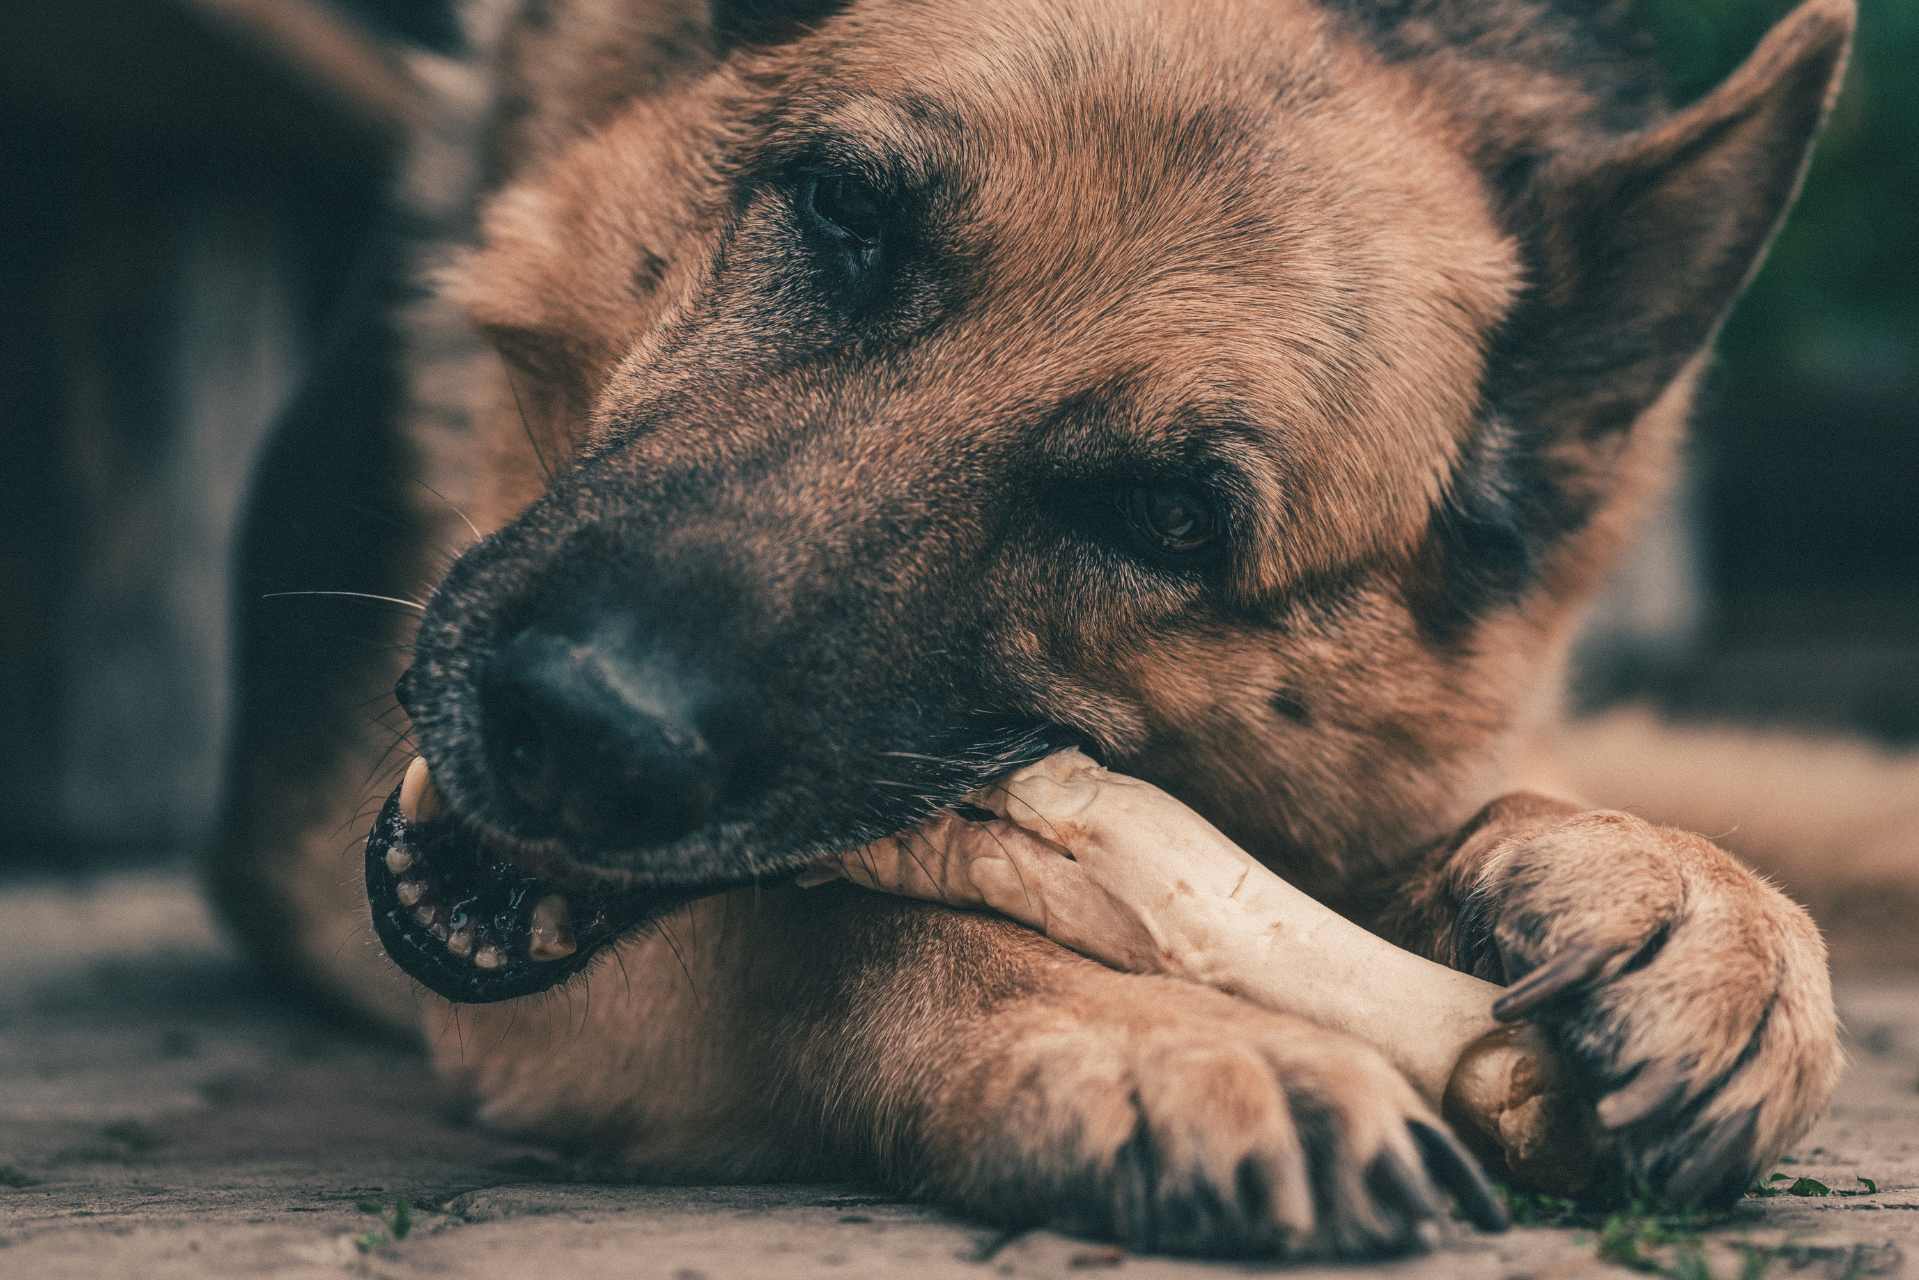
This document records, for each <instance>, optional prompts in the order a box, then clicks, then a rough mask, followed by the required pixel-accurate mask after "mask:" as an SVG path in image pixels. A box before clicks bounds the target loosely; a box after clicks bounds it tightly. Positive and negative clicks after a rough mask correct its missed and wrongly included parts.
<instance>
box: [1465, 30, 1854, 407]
mask: <svg viewBox="0 0 1919 1280" xmlns="http://www.w3.org/2000/svg"><path fill="white" fill-rule="evenodd" d="M1853 21H1854V6H1853V0H1808V3H1806V4H1804V5H1802V6H1801V7H1800V8H1798V9H1797V10H1795V11H1794V12H1793V13H1792V14H1791V15H1790V16H1788V17H1787V18H1785V19H1784V20H1783V21H1781V22H1780V23H1779V24H1778V26H1776V27H1775V28H1773V30H1772V32H1771V33H1770V34H1769V35H1768V36H1767V37H1766V39H1765V41H1764V42H1763V43H1762V44H1761V45H1760V46H1759V48H1758V50H1757V51H1756V52H1755V53H1754V54H1753V55H1752V57H1751V58H1749V59H1748V60H1747V62H1746V64H1745V65H1744V66H1743V67H1741V68H1740V69H1739V70H1738V71H1736V72H1734V73H1733V75H1732V76H1731V77H1730V78H1729V79H1727V80H1726V81H1725V83H1724V84H1722V85H1720V87H1719V88H1718V89H1716V90H1714V91H1713V92H1712V93H1711V94H1709V95H1708V96H1707V97H1705V98H1704V99H1702V100H1701V101H1699V102H1697V103H1695V104H1693V105H1692V106H1690V107H1688V108H1686V109H1685V110H1684V111H1681V112H1679V113H1677V114H1675V115H1674V116H1672V117H1670V118H1668V119H1666V120H1664V121H1662V122H1660V123H1658V124H1656V125H1654V126H1652V127H1650V128H1648V129H1646V130H1645V131H1643V132H1640V133H1635V134H1631V135H1628V136H1626V137H1624V138H1621V139H1619V140H1618V141H1617V142H1616V143H1613V144H1611V145H1608V146H1605V147H1601V148H1598V149H1595V150H1592V151H1583V150H1582V151H1578V152H1575V153H1573V154H1568V155H1556V156H1553V157H1550V158H1549V159H1547V160H1546V161H1544V162H1543V163H1542V164H1540V165H1539V166H1538V168H1537V170H1536V171H1535V172H1534V173H1533V174H1532V175H1531V176H1530V178H1529V179H1527V180H1526V181H1524V182H1523V183H1522V184H1521V185H1520V190H1519V191H1518V193H1517V202H1516V205H1515V207H1514V209H1513V213H1514V215H1515V216H1514V226H1515V227H1516V229H1517V230H1518V231H1519V232H1520V234H1521V235H1522V237H1523V238H1525V239H1526V241H1527V242H1528V243H1527V250H1528V253H1529V255H1530V257H1531V268H1532V273H1533V276H1534V279H1533V282H1532V283H1533V293H1532V295H1531V297H1530V299H1529V301H1528V302H1527V303H1526V304H1524V305H1523V306H1522V308H1521V311H1520V313H1519V314H1518V315H1516V316H1515V317H1514V318H1513V323H1512V324H1511V325H1510V326H1509V328H1508V331H1507V335H1506V338H1505V340H1504V342H1503V343H1502V344H1501V345H1502V350H1501V352H1500V353H1499V357H1498V358H1497V360H1496V362H1495V374H1494V385H1493V387H1492V388H1491V390H1492V392H1493V399H1494V403H1495V405H1496V407H1497V408H1499V409H1500V410H1501V411H1502V412H1503V413H1505V414H1506V415H1507V416H1508V417H1509V419H1510V420H1511V421H1513V422H1514V423H1515V424H1516V425H1518V426H1519V427H1520V429H1521V430H1522V431H1525V430H1534V431H1537V430H1545V431H1548V432H1550V433H1552V434H1553V435H1555V436H1558V437H1559V439H1560V441H1561V443H1562V444H1565V443H1570V439H1569V437H1570V436H1571V435H1572V434H1574V433H1576V434H1577V435H1578V436H1579V437H1583V438H1584V439H1586V440H1587V441H1590V442H1593V443H1599V442H1601V441H1604V440H1605V439H1606V438H1608V437H1613V436H1616V435H1617V434H1618V433H1619V432H1620V431H1622V430H1624V429H1625V428H1628V427H1630V426H1631V425H1632V423H1633V422H1634V420H1635V419H1637V418H1638V417H1639V416H1640V415H1641V414H1642V413H1643V412H1644V411H1645V410H1646V409H1647V408H1648V406H1650V405H1651V404H1652V403H1653V401H1654V400H1655V399H1656V398H1657V397H1658V395H1659V394H1660V393H1661V392H1662V391H1664V390H1665V389H1666V387H1667V386H1668V385H1669V384H1670V383H1671V382H1672V380H1673V379H1674V378H1675V377H1676V376H1677V375H1678V374H1679V372H1680V371H1681V370H1682V369H1683V368H1684V367H1685V366H1686V365H1687V364H1688V363H1689V362H1690V361H1691V360H1692V359H1693V358H1694V357H1695V356H1696V355H1697V354H1698V353H1699V351H1700V350H1701V348H1703V347H1704V346H1705V344H1706V343H1707V341H1708V340H1709V339H1710V338H1711V337H1712V335H1713V333H1714V331H1715V330H1716V328H1717V327H1718V325H1719V322H1720V321H1721V320H1722V319H1723V318H1724V317H1725V314H1726V312H1727V311H1728V309H1729V308H1730V307H1731V306H1732V303H1733V301H1734V299H1736V298H1737V297H1738V295H1739V292H1740V290H1741V289H1743V288H1744V287H1745V284H1746V281H1747V280H1748V279H1749V278H1750V277H1751V276H1752V274H1753V272H1754V271H1755V269H1756V268H1757V267H1758V265H1759V262H1760V259H1761V258H1762V257H1763V256H1764V254H1765V251H1766V247H1767V245H1768V244H1769V243H1770V241H1771V239H1772V236H1773V232H1774V231H1775V230H1777V229H1778V227H1779V224H1780V222H1781V220H1782V219H1783V218H1784V217H1785V214H1786V211H1787V209H1788V208H1789V207H1790V206H1791V204H1792V200H1793V197H1794V195H1795V194H1796V192H1797V190H1798V187H1799V182H1800V178H1801V176H1802V175H1803V174H1804V172H1805V167H1806V161H1807V157H1808V155H1809V153H1810V151H1811V148H1812V142H1813V139H1814V137H1815V136H1816V135H1817V134H1818V132H1819V127H1820V125H1821V123H1822V122H1823V120H1824V119H1825V115H1826V112H1827V109H1828V108H1829V107H1830V105H1831V103H1832V99H1833V97H1834V95H1835V92H1836V90H1837V88H1838V84H1839V80H1840V74H1841V70H1842V68H1843V66H1844V63H1845V57H1846V49H1847V46H1848V44H1849V42H1850V37H1851V34H1852V28H1853ZM1543 415H1551V416H1552V418H1553V419H1554V420H1552V421H1544V420H1542V416H1543Z"/></svg>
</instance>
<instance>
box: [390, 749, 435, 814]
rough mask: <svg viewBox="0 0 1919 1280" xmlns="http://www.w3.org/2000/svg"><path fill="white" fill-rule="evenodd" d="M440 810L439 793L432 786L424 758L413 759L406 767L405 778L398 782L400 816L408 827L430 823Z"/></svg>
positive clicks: (431, 776)
mask: <svg viewBox="0 0 1919 1280" xmlns="http://www.w3.org/2000/svg"><path fill="white" fill-rule="evenodd" d="M440 808H441V805H440V791H439V788H437V787H435V786H434V785H433V775H432V773H431V772H430V771H429V770H428V769H427V765H426V757H425V756H415V757H413V763H412V764H410V765H408V766H407V767H406V777H404V778H402V779H401V780H400V816H401V817H402V818H404V819H406V821H407V823H408V824H409V825H411V824H413V823H419V822H431V821H432V820H433V819H434V818H436V817H438V816H439V813H440Z"/></svg>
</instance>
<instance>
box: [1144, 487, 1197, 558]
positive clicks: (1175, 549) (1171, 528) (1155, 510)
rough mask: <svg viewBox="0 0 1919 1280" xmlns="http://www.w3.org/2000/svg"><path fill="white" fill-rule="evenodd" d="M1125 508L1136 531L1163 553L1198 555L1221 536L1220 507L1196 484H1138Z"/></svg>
mask: <svg viewBox="0 0 1919 1280" xmlns="http://www.w3.org/2000/svg"><path fill="white" fill-rule="evenodd" d="M1125 511H1126V518H1127V523H1128V524H1130V525H1131V526H1132V529H1133V533H1134V535H1135V536H1136V537H1138V538H1139V539H1140V540H1141V541H1142V542H1143V543H1145V544H1146V546H1147V548H1148V549H1149V550H1151V551H1155V552H1157V553H1159V554H1160V555H1167V556H1179V557H1187V556H1193V555H1197V554H1198V553H1200V552H1202V551H1205V550H1207V549H1208V548H1210V547H1211V546H1212V545H1213V544H1214V543H1215V542H1217V541H1218V540H1219V532H1220V519H1219V511H1218V508H1217V507H1216V506H1215V505H1214V503H1213V501H1212V500H1211V499H1210V498H1208V497H1207V496H1206V494H1205V493H1203V492H1202V491H1201V490H1199V489H1198V488H1196V487H1194V486H1193V485H1188V484H1142V485H1134V486H1133V487H1131V488H1129V489H1128V490H1127V491H1126V495H1125Z"/></svg>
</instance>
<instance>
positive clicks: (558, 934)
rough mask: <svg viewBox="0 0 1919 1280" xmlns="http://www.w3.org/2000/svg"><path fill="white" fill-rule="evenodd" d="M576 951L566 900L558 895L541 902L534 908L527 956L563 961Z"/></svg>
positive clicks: (549, 895) (577, 945) (576, 946)
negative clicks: (531, 933) (531, 934)
mask: <svg viewBox="0 0 1919 1280" xmlns="http://www.w3.org/2000/svg"><path fill="white" fill-rule="evenodd" d="M579 949H580V944H579V943H578V942H577V941H575V940H574V937H573V920H572V917H571V915H570V913H569V912H568V910H567V905H566V899H565V898H563V897H561V896H560V895H559V894H557V893H550V894H548V895H547V896H546V897H544V898H541V899H540V900H539V902H538V903H537V904H536V905H535V906H534V908H533V936H532V940H531V941H530V942H528V943H527V948H526V953H527V955H528V956H530V957H532V958H533V959H535V960H564V959H566V958H567V957H568V956H570V955H572V954H573V953H574V952H575V951H578V950H579Z"/></svg>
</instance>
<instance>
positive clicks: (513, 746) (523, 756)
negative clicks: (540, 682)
mask: <svg viewBox="0 0 1919 1280" xmlns="http://www.w3.org/2000/svg"><path fill="white" fill-rule="evenodd" d="M488 719H489V720H490V721H492V722H493V723H492V724H491V725H490V726H489V731H488V735H487V736H488V738H489V739H490V740H491V742H492V745H493V747H494V760H495V766H494V767H495V768H496V769H497V770H498V772H499V775H500V780H501V781H502V782H504V783H505V784H506V786H507V789H508V790H509V791H511V792H512V793H513V796H514V798H515V799H517V800H518V801H519V802H520V803H521V804H523V805H525V806H526V807H527V808H528V809H530V810H531V811H533V812H534V813H536V814H544V813H546V812H548V811H549V810H550V809H551V808H552V807H553V796H552V788H551V785H550V778H549V772H548V764H549V761H548V753H547V747H546V742H545V738H546V735H545V733H544V732H543V731H542V729H541V728H540V721H539V717H538V716H536V715H534V714H533V711H532V710H531V709H530V708H529V707H527V706H526V705H525V704H524V703H522V702H521V701H520V700H519V699H518V698H515V697H508V698H503V699H500V700H498V701H497V702H496V704H495V706H494V708H493V709H492V711H491V713H490V714H489V716H488Z"/></svg>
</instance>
